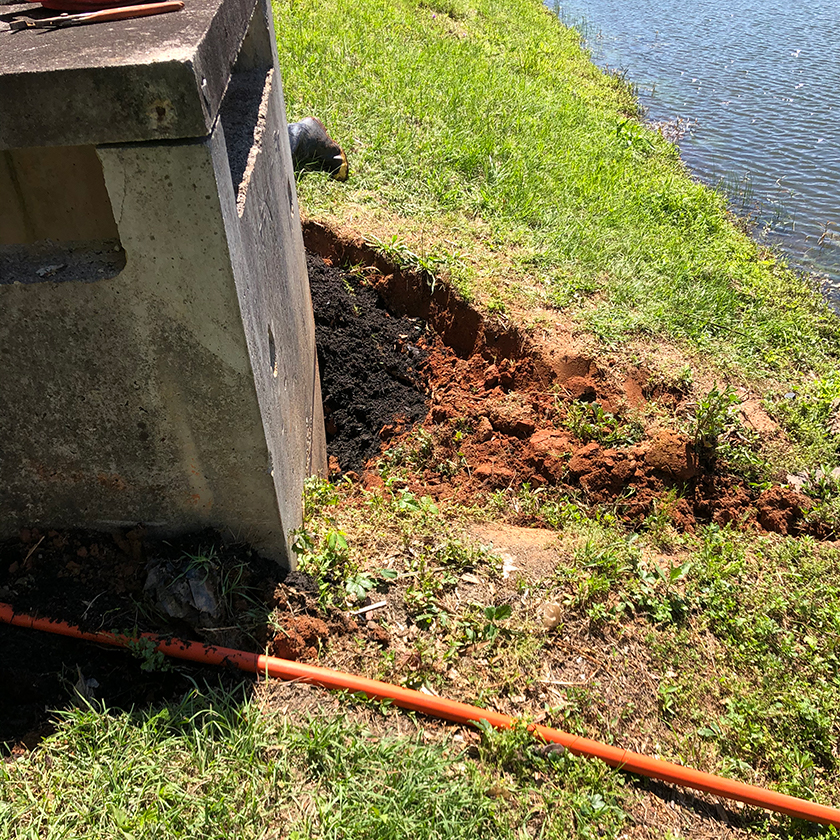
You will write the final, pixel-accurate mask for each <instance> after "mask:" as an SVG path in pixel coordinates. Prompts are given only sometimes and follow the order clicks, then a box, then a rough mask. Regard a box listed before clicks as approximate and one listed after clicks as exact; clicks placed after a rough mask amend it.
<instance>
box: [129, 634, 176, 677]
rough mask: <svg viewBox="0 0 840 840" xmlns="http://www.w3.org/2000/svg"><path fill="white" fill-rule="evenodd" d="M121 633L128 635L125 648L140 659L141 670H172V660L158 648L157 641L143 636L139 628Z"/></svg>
mask: <svg viewBox="0 0 840 840" xmlns="http://www.w3.org/2000/svg"><path fill="white" fill-rule="evenodd" d="M121 635H124V636H125V637H126V642H125V648H126V650H128V651H129V652H130V653H131V655H132V656H133V657H134V658H135V659H139V660H140V670H141V671H147V672H152V671H171V670H172V660H171V659H170V658H169V657H168V656H167V655H166V654H165V653H164V652H163V651H160V650H158V649H157V642H155V641H153V640H152V639H150V638H148V637H147V636H141V635H140V632H139V631H138V630H136V629H135V630H134V631H133V632H126V633H123V634H121Z"/></svg>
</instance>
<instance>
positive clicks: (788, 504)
mask: <svg viewBox="0 0 840 840" xmlns="http://www.w3.org/2000/svg"><path fill="white" fill-rule="evenodd" d="M304 238H305V242H306V245H307V248H308V250H309V251H310V252H316V253H318V254H320V255H321V256H322V257H323V258H324V259H325V260H326V261H327V262H328V263H331V264H334V265H342V264H350V265H354V266H357V267H358V266H361V267H362V269H361V271H362V272H363V273H364V274H365V275H366V277H367V280H368V283H369V284H370V285H371V286H372V287H373V288H374V289H375V291H376V293H377V295H378V296H379V298H380V299H381V300H384V301H385V302H386V303H387V306H388V308H389V309H390V311H391V312H392V313H393V315H394V316H395V317H400V316H405V315H409V316H412V317H414V318H420V319H422V320H423V322H425V323H426V324H427V325H428V330H427V332H426V333H425V335H424V336H423V337H422V338H420V339H419V340H418V341H417V342H416V343H417V346H418V347H420V348H421V349H422V350H423V351H425V352H426V353H428V357H427V361H426V367H425V371H424V373H425V377H426V381H427V383H428V389H429V393H430V395H431V405H430V410H429V412H428V414H427V416H426V417H425V419H424V421H423V423H422V426H423V428H424V429H425V430H426V432H427V433H428V435H429V436H430V438H431V441H432V447H431V451H427V453H426V458H425V461H426V464H427V465H424V466H425V468H424V469H417V468H415V470H414V474H413V476H412V482H411V488H412V489H413V490H417V491H421V492H423V493H429V494H431V495H432V496H435V497H436V498H442V499H444V498H445V499H451V500H453V501H463V502H472V501H475V500H476V498H477V497H480V496H481V495H482V494H486V493H488V492H490V491H494V490H498V489H501V488H517V487H521V486H522V485H523V484H528V485H530V486H531V487H541V486H558V487H562V488H565V489H567V490H568V491H569V492H571V493H572V494H575V493H576V494H578V495H579V496H580V497H581V498H582V500H583V501H585V502H587V503H589V504H596V505H597V504H609V505H614V506H615V507H616V509H617V510H618V512H619V513H620V515H622V516H623V517H624V518H625V519H626V520H627V521H628V522H629V523H631V524H641V523H642V522H643V521H644V519H645V517H646V516H648V515H649V514H650V513H651V511H652V510H653V509H654V506H655V504H658V507H659V509H660V510H662V509H665V510H667V513H668V515H669V516H670V517H671V519H672V521H673V522H674V524H675V525H677V526H678V527H680V528H683V529H685V530H689V531H691V530H693V529H694V527H695V525H696V524H697V523H702V522H707V523H708V522H714V523H717V524H719V525H724V524H728V523H735V524H738V525H741V526H747V527H756V528H760V529H764V530H768V531H776V532H778V533H781V534H795V533H798V532H799V531H800V529H801V527H802V518H803V513H804V512H805V511H806V510H807V509H808V508H809V507H810V506H811V504H812V503H811V500H810V499H809V498H808V497H807V496H805V495H803V494H801V493H797V492H795V491H793V490H790V489H788V488H783V487H773V488H771V489H770V490H767V491H765V492H764V493H762V494H760V495H757V494H756V493H755V492H754V491H753V490H752V489H751V488H750V486H749V484H748V482H747V481H746V480H745V479H743V478H742V477H739V476H737V475H734V474H731V473H729V472H727V471H726V469H725V467H724V466H722V465H720V464H716V463H713V462H711V461H710V460H709V459H704V458H703V457H701V455H702V453H697V452H695V447H694V444H693V441H692V440H691V438H689V437H688V436H687V435H685V434H682V433H680V432H678V431H672V430H667V429H658V430H648V431H647V432H644V431H643V430H640V431H642V432H643V434H641V435H640V436H639V437H640V439H638V440H636V441H635V442H632V443H629V442H626V441H625V442H623V443H613V444H608V443H598V442H597V441H596V440H591V439H581V438H580V437H576V436H575V435H574V434H572V432H570V431H569V425H570V424H568V423H567V422H565V421H566V420H567V418H568V415H569V412H570V411H575V410H578V411H580V409H581V408H583V410H584V411H585V412H587V411H588V412H589V414H588V416H590V417H592V418H595V419H594V421H593V422H594V426H595V428H591V429H590V430H589V431H590V437H596V438H600V439H601V440H605V439H609V432H610V428H606V427H605V428H604V429H603V430H599V429H598V428H597V426H598V422H599V418H600V420H603V418H604V415H605V414H609V415H612V418H611V419H610V418H607V419H608V420H609V422H610V423H611V424H612V427H613V428H614V427H616V426H621V424H622V423H623V422H625V421H626V415H627V413H628V409H630V408H631V407H636V408H638V407H639V405H640V404H642V403H643V402H644V401H647V400H656V401H658V402H659V403H660V404H664V405H667V406H668V408H669V409H671V410H672V411H673V412H674V413H675V414H679V413H680V412H681V411H682V410H683V409H685V407H686V402H687V394H685V393H683V392H681V391H680V390H679V389H671V390H665V389H663V388H662V387H661V386H660V387H652V386H650V384H649V380H650V376H649V374H648V373H647V371H645V370H644V369H639V370H637V371H635V372H633V373H632V374H631V375H630V376H623V377H618V380H619V381H620V382H621V385H620V386H616V385H615V384H614V383H615V380H616V378H617V377H613V376H609V375H608V374H609V373H610V371H608V370H606V369H604V368H602V366H601V363H600V362H599V361H598V360H596V359H593V358H589V357H587V356H585V355H581V354H579V353H577V352H576V351H575V350H574V348H573V347H572V346H568V347H565V346H563V345H562V344H558V343H557V342H555V343H554V344H553V345H551V346H545V345H543V346H540V347H537V346H536V345H535V344H534V343H532V342H530V341H529V340H528V339H527V338H525V337H524V336H523V335H521V334H520V333H519V332H517V330H515V329H511V328H502V327H498V326H497V325H495V324H493V323H490V322H488V321H486V320H485V319H483V318H482V316H481V315H479V314H478V313H477V312H476V311H475V310H474V309H472V308H471V307H470V306H468V305H467V304H466V303H464V302H463V301H461V300H460V299H458V298H457V296H456V295H455V294H454V293H453V292H452V291H451V290H449V289H447V288H446V287H444V286H441V284H439V283H438V284H436V288H435V290H434V292H433V293H432V292H430V284H429V282H428V279H427V278H424V277H422V276H420V275H418V274H416V273H414V272H411V271H406V270H402V269H400V268H399V267H397V266H394V265H392V264H390V263H389V262H388V261H387V260H386V259H385V258H384V257H383V256H382V255H381V254H378V253H376V252H375V251H373V249H371V248H370V247H369V246H368V245H367V244H366V243H365V242H364V241H363V240H356V241H349V240H343V239H339V238H338V237H336V236H335V235H334V234H333V233H332V232H331V231H330V230H328V229H327V228H325V227H323V226H321V225H319V224H317V223H312V222H309V223H307V224H305V225H304ZM575 404H577V407H576V408H575ZM598 409H600V412H601V413H598ZM627 422H628V423H629V421H627ZM599 431H603V434H599ZM413 435H415V432H414V431H413V429H412V427H411V425H410V424H408V423H405V422H401V421H399V420H397V421H396V422H394V423H390V424H385V425H384V426H383V427H382V428H381V429H379V438H380V441H381V444H382V446H383V447H389V448H392V449H393V448H394V447H395V446H397V445H398V444H400V443H401V442H402V443H405V444H406V445H409V446H410V445H411V441H412V438H413ZM426 448H427V450H428V449H429V447H428V445H427V447H426ZM414 462H415V464H416V462H417V459H414ZM372 464H373V462H371V464H370V465H369V466H372ZM337 466H338V468H339V469H343V470H346V469H347V467H345V466H344V465H343V464H340V463H339V464H338V465H337ZM364 481H365V483H366V485H367V486H368V487H375V486H377V484H379V483H381V479H379V478H378V476H377V474H376V472H375V470H373V469H369V470H368V471H367V472H366V473H365V475H364ZM669 491H676V492H669ZM520 524H528V522H527V521H526V522H522V523H520Z"/></svg>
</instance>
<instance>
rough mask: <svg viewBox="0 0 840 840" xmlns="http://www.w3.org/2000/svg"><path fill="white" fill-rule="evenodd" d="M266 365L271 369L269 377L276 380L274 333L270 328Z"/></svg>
mask: <svg viewBox="0 0 840 840" xmlns="http://www.w3.org/2000/svg"><path fill="white" fill-rule="evenodd" d="M268 365H269V368H270V369H271V375H272V376H273V377H274V378H275V379H276V378H277V346H276V345H275V343H274V333H273V332H272V331H271V326H270V325H269V328H268Z"/></svg>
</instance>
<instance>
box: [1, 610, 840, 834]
mask: <svg viewBox="0 0 840 840" xmlns="http://www.w3.org/2000/svg"><path fill="white" fill-rule="evenodd" d="M0 621H2V622H5V623H7V624H12V625H15V626H17V627H29V628H32V629H33V630H44V631H46V632H48V633H57V634H59V635H62V636H71V637H73V638H77V639H84V640H85V641H89V642H100V643H102V644H107V645H117V646H120V647H125V646H126V644H129V643H131V642H133V641H136V639H133V638H131V637H128V636H117V635H115V634H113V633H86V632H84V631H82V630H80V629H79V628H78V627H74V626H73V625H71V624H67V623H66V622H63V621H52V620H50V619H46V618H33V617H32V616H28V615H22V614H16V613H15V612H14V610H13V608H12V607H11V606H10V605H9V604H0ZM141 637H142V638H146V639H150V640H151V641H153V642H154V643H155V645H156V650H159V651H161V652H162V653H165V654H167V655H168V656H172V657H175V658H177V659H186V660H188V661H190V662H198V663H204V664H209V665H232V666H234V667H236V668H239V669H240V670H242V671H249V672H251V673H254V674H265V675H267V676H269V677H276V678H278V679H283V680H297V681H300V682H306V683H312V684H314V685H320V686H323V687H324V688H330V689H336V690H342V691H353V692H359V693H362V694H365V695H366V696H368V697H370V698H373V699H377V700H392V701H393V702H394V704H395V705H397V706H400V707H401V708H403V709H410V710H412V711H415V712H422V713H423V714H427V715H431V716H432V717H437V718H442V719H443V720H448V721H452V722H453V723H460V724H470V725H474V724H476V723H478V722H479V721H481V720H486V721H487V722H488V723H489V724H490V725H491V726H494V727H496V728H497V729H510V728H511V727H512V726H514V724H515V723H516V719H515V718H512V717H510V716H509V715H503V714H499V713H498V712H491V711H489V710H487V709H482V708H479V707H478V706H470V705H468V704H467V703H459V702H457V701H455V700H447V699H446V698H443V697H434V696H431V695H428V694H424V693H423V692H420V691H414V690H413V689H410V688H403V687H402V686H398V685H392V684H390V683H385V682H380V681H379V680H369V679H367V678H366V677H359V676H356V675H354V674H346V673H343V672H341V671H334V670H332V669H331V668H322V667H320V666H318V665H307V664H305V663H303V662H293V661H291V660H288V659H278V658H277V657H274V656H262V655H260V654H256V653H247V652H246V651H241V650H234V649H233V648H225V647H217V646H215V645H205V644H201V643H199V642H188V641H184V640H181V639H163V638H161V637H160V636H157V635H155V634H153V633H142V634H141ZM528 729H529V730H530V731H531V732H532V733H533V734H534V735H536V736H538V737H539V738H541V739H542V740H543V741H547V742H553V743H556V744H562V745H563V746H564V747H566V749H568V750H569V751H570V752H572V753H574V754H575V755H582V756H587V757H590V758H600V759H601V760H602V761H604V762H606V763H607V764H609V765H610V766H611V767H615V768H617V769H619V770H627V771H629V772H631V773H636V774H638V775H640V776H647V777H649V778H651V779H659V780H661V781H663V782H670V783H671V784H677V785H682V786H683V787H688V788H693V789H694V790H702V791H705V792H706V793H712V794H714V795H716V796H722V797H725V798H727V799H735V800H738V801H740V802H745V803H746V804H747V805H753V806H755V807H757V808H765V809H767V810H769V811H777V812H779V813H782V814H788V815H789V816H791V817H799V818H800V819H803V820H809V821H811V822H817V823H824V824H826V825H834V826H837V827H840V810H838V809H837V808H832V807H830V806H828V805H820V804H818V803H816V802H808V801H807V800H805V799H798V798H797V797H795V796H787V795H786V794H783V793H777V792H776V791H772V790H766V789H765V788H760V787H756V786H754V785H748V784H745V783H744V782H738V781H735V780H734V779H726V778H723V777H721V776H715V775H713V774H711V773H703V772H701V771H699V770H694V769H692V768H691V767H683V766H682V765H679V764H672V763H671V762H669V761H662V760H661V759H658V758H651V757H650V756H646V755H642V754H640V753H635V752H631V751H630V750H623V749H620V748H618V747H612V746H610V745H608V744H602V743H600V742H598V741H591V740H590V739H588V738H581V737H578V736H576V735H570V734H569V733H567V732H561V731H560V730H558V729H551V728H549V727H547V726H539V725H537V724H531V725H529V726H528Z"/></svg>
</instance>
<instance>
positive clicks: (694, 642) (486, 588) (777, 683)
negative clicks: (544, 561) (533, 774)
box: [309, 473, 840, 837]
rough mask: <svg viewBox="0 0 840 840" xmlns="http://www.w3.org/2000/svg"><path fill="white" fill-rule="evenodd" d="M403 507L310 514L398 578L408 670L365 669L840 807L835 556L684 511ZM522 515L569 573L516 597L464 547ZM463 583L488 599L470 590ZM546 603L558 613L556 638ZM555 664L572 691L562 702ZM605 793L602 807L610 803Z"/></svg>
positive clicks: (626, 804)
mask: <svg viewBox="0 0 840 840" xmlns="http://www.w3.org/2000/svg"><path fill="white" fill-rule="evenodd" d="M392 477H393V473H392ZM315 495H318V486H317V485H316V484H314V483H313V486H312V488H311V489H310V498H311V497H312V496H315ZM322 495H323V493H322ZM404 496H405V492H403V491H396V490H391V491H387V492H386V493H384V494H382V495H379V494H375V493H372V494H369V493H365V492H360V491H358V490H356V489H354V488H353V487H352V486H351V485H349V484H347V485H345V486H344V487H343V488H342V489H340V490H339V492H338V493H337V495H336V496H334V497H332V498H331V501H333V502H335V504H332V505H329V506H328V513H324V511H323V510H322V511H321V512H319V511H318V509H317V506H315V505H310V512H311V513H312V515H313V517H312V519H311V520H310V521H309V527H310V528H311V530H312V532H313V537H314V539H315V540H316V541H317V540H318V539H319V537H318V534H319V532H322V531H324V529H327V530H329V529H334V528H341V529H342V532H343V533H345V534H346V537H347V543H348V549H347V550H348V552H349V554H350V555H351V556H353V557H355V558H356V562H357V563H359V564H360V566H364V565H365V564H368V566H369V568H371V569H373V568H375V567H376V566H378V565H382V564H383V563H384V562H386V558H387V562H388V564H389V568H390V569H391V570H392V572H393V577H392V578H391V579H390V580H389V581H387V583H386V586H385V587H384V589H383V590H382V592H381V593H379V594H377V595H376V596H375V598H376V599H378V598H380V597H387V599H388V602H389V605H390V608H391V610H395V611H396V614H398V615H399V614H400V612H401V611H403V610H404V612H405V619H404V620H405V621H406V623H407V625H409V626H411V625H414V628H413V632H412V633H411V634H410V635H408V636H406V637H405V639H406V642H405V644H406V645H407V647H408V653H407V654H406V653H402V654H401V653H399V651H401V650H404V648H403V647H401V646H400V642H396V643H395V644H396V647H397V652H396V653H394V652H393V651H386V652H384V653H382V654H381V656H380V657H379V658H378V662H376V663H372V662H371V658H372V657H371V653H370V651H366V652H364V651H363V652H361V654H360V655H359V657H358V658H357V659H356V660H354V662H353V668H352V669H351V670H360V671H362V672H365V671H366V669H367V673H369V675H371V676H375V677H378V678H380V679H384V680H387V681H390V682H395V683H403V684H405V685H409V686H411V687H414V688H420V687H422V686H426V687H427V688H430V689H432V690H434V691H437V692H439V693H441V694H443V695H445V696H449V697H452V698H453V699H458V700H462V701H465V702H471V703H477V704H479V705H485V706H488V707H491V708H499V707H498V706H496V704H497V703H498V702H502V703H503V704H504V703H506V702H509V698H511V697H518V698H519V699H518V700H517V701H516V705H515V707H513V708H512V709H511V711H512V712H513V713H514V714H524V715H526V716H528V715H531V716H536V715H542V716H543V720H544V721H545V722H546V723H549V724H550V725H554V726H557V727H558V728H561V729H564V730H566V731H571V732H574V733H577V734H581V735H584V736H587V737H591V738H595V739H596V740H601V741H607V742H608V743H615V744H616V745H627V746H629V745H630V744H633V743H637V744H638V743H640V741H641V742H642V743H647V744H648V745H650V744H656V747H655V751H656V752H657V753H658V754H659V755H661V756H662V757H663V758H666V759H667V760H671V761H677V762H679V763H683V764H687V765H689V766H693V767H697V768H699V769H702V770H705V771H707V772H713V773H718V774H720V775H723V776H729V777H734V778H738V779H741V780H743V781H746V782H748V783H751V784H757V785H760V786H764V787H769V788H771V789H775V790H780V791H783V792H785V793H788V794H791V795H794V796H799V797H803V798H806V799H811V800H815V801H819V802H823V803H825V804H832V805H835V806H837V805H838V804H840V800H838V797H837V791H838V790H840V758H838V754H837V744H838V743H840V713H838V709H840V676H838V674H840V641H838V639H840V550H838V548H837V547H836V546H835V545H833V544H827V543H819V542H816V541H815V540H813V539H811V538H807V537H803V538H794V537H780V536H778V535H766V534H765V535H759V534H755V533H752V532H750V531H746V532H744V531H738V530H736V529H734V528H731V527H725V528H722V527H718V526H714V525H710V526H699V527H698V530H697V533H696V534H689V533H680V532H678V531H677V530H675V528H674V527H673V524H672V523H671V521H670V519H669V504H671V503H673V502H674V501H676V499H667V498H666V499H665V500H663V503H662V505H661V507H660V508H659V509H658V510H657V511H656V512H655V513H654V514H653V515H652V516H651V517H649V519H648V521H646V523H645V525H644V527H643V528H642V529H641V530H640V531H637V532H631V531H629V530H628V529H627V527H626V526H625V525H623V524H622V523H621V521H620V520H619V519H618V518H617V517H616V516H615V514H614V513H611V512H610V511H609V510H608V509H602V510H600V511H596V510H588V509H586V508H585V507H583V506H581V505H580V504H579V503H577V502H575V501H573V500H571V499H569V498H564V497H562V496H561V495H560V494H558V493H557V492H556V491H554V490H546V489H544V490H532V489H529V488H520V489H519V490H509V491H503V492H502V491H500V492H499V493H497V494H495V495H494V496H492V497H490V498H489V499H488V502H487V506H486V507H485V508H484V509H481V508H479V507H478V506H477V507H476V508H474V509H472V510H471V511H466V510H464V509H463V508H449V509H438V507H437V506H435V507H434V508H431V507H429V506H427V507H426V509H424V510H421V509H420V508H419V507H417V508H408V509H406V507H405V505H401V499H403V498H404ZM522 515H526V516H530V517H533V518H534V519H535V520H538V521H541V522H542V523H543V524H545V525H548V526H549V527H551V528H552V529H554V533H555V537H554V542H553V546H554V548H553V550H554V552H555V555H556V562H555V565H554V567H553V569H552V570H551V571H550V572H548V573H546V571H545V569H544V567H542V569H543V570H542V571H540V572H539V573H538V576H535V573H534V572H531V571H529V570H528V569H527V567H526V568H525V569H524V570H523V571H520V572H517V573H514V575H513V577H512V578H510V579H508V581H504V580H503V579H502V578H501V575H500V569H499V564H498V560H494V558H497V557H498V555H496V554H495V549H488V548H487V547H482V546H479V545H477V544H475V543H472V544H470V543H469V541H468V539H467V538H466V537H464V536H463V531H462V529H463V527H464V525H465V523H468V522H469V521H470V520H474V518H476V517H479V518H481V517H485V518H486V519H488V520H489V521H491V522H499V521H503V520H504V519H513V520H518V519H519V518H520V517H521V516H522ZM544 539H547V538H544ZM517 562H518V561H517ZM464 573H467V574H468V576H469V577H470V579H475V578H476V576H478V578H480V579H481V581H482V585H481V586H480V587H475V588H472V587H466V586H465V585H464V583H463V580H462V575H463V574H464ZM546 603H553V604H555V605H557V609H558V610H559V613H560V622H559V624H558V626H557V627H556V628H555V629H553V630H552V631H550V632H545V631H544V630H543V629H542V624H541V615H542V608H543V605H544V604H546ZM393 629H394V628H393V627H392V630H393ZM567 645H570V646H571V647H567ZM569 650H571V651H577V652H580V651H584V652H587V651H588V653H586V655H587V656H588V657H589V659H588V660H586V661H589V662H596V661H599V662H601V663H603V664H602V665H601V666H600V667H599V669H598V672H597V673H596V675H595V676H594V677H592V678H591V679H589V680H585V681H583V683H582V684H580V685H577V684H576V681H578V680H579V679H580V674H579V671H580V667H578V668H577V669H575V670H573V671H572V672H571V673H570V672H569V671H568V670H567V671H564V669H568V667H569V663H568V651H569ZM373 658H374V659H375V658H376V655H375V654H374V655H373ZM344 661H345V662H346V660H344ZM583 661H584V660H581V659H578V662H583ZM546 665H550V670H552V671H554V672H555V674H557V675H562V676H561V679H562V680H566V681H567V683H562V682H561V683H560V685H566V684H567V685H568V687H565V688H562V689H559V692H560V694H558V693H556V692H555V694H554V695H551V697H547V696H546V694H545V688H544V687H543V686H544V685H545V684H544V683H543V682H542V680H543V679H544V676H545V671H544V669H545V667H546ZM344 667H347V666H346V665H345V666H344ZM453 669H454V672H456V673H457V674H458V677H457V678H456V681H455V682H453V678H452V673H453ZM589 670H590V671H591V666H589ZM584 683H585V684H584ZM617 698H620V699H617ZM501 708H502V709H505V710H507V709H508V708H511V707H509V706H504V705H503V706H502V707H501ZM499 737H501V736H499ZM649 749H650V746H648V750H644V749H643V750H642V751H649ZM497 759H498V760H497V764H499V765H500V766H501V768H502V769H504V766H505V761H504V760H503V758H498V756H497ZM593 785H594V786H593V787H592V788H590V789H589V791H588V794H589V795H595V794H596V793H597V794H598V795H601V788H600V787H599V786H598V784H596V783H594V782H593ZM613 790H614V796H613V800H611V801H613V802H614V803H616V807H618V808H619V809H620V810H624V811H625V812H629V811H631V810H632V802H633V796H635V794H633V795H631V794H630V793H628V792H627V791H624V792H615V790H617V789H614V788H613ZM749 823H750V825H749V828H750V831H751V832H752V833H753V834H754V835H756V836H767V835H781V836H785V837H799V836H806V835H808V832H809V831H810V829H808V828H807V827H803V825H802V824H800V823H797V822H796V821H790V820H786V819H784V818H779V817H768V816H766V815H755V814H753V815H751V816H750V817H749ZM529 836H530V835H529ZM828 836H833V835H831V832H828Z"/></svg>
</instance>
